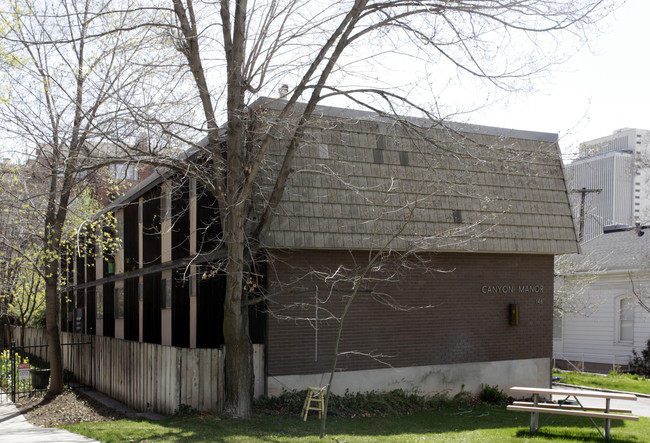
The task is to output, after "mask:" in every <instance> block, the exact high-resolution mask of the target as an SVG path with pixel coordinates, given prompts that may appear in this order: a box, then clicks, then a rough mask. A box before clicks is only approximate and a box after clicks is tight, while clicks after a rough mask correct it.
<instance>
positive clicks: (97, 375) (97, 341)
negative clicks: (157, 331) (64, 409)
mask: <svg viewBox="0 0 650 443" xmlns="http://www.w3.org/2000/svg"><path fill="white" fill-rule="evenodd" d="M15 329H17V328H15ZM13 333H14V337H20V334H19V331H17V330H14V331H13ZM23 342H24V343H23ZM28 344H32V346H38V345H45V344H47V337H46V333H45V330H42V329H29V328H28V329H25V334H24V339H23V340H21V342H20V343H19V345H20V346H23V345H25V346H27V345H28ZM34 349H35V351H34V352H33V354H34V355H36V356H38V357H39V358H41V359H43V360H45V361H47V360H48V354H47V347H46V346H43V347H37V348H34ZM61 350H62V353H63V362H64V368H65V369H66V370H69V371H71V372H73V373H74V375H75V378H76V379H77V381H79V382H81V383H83V384H86V385H92V386H93V389H95V390H96V391H99V392H102V393H104V394H106V395H108V396H109V397H111V398H114V399H116V400H118V401H121V402H123V403H124V404H126V405H127V406H129V407H131V408H133V409H135V410H138V411H147V410H151V411H154V412H159V413H163V414H172V413H174V412H175V411H177V410H178V408H179V406H180V405H182V404H185V405H188V406H191V407H192V408H194V409H197V410H200V411H211V412H217V413H218V412H221V411H222V410H223V392H224V387H223V383H224V379H223V372H224V366H223V365H224V353H223V351H222V349H196V348H193V349H189V348H177V347H171V346H163V345H158V344H151V343H141V342H133V341H127V340H121V339H115V338H111V337H103V336H91V335H84V334H73V333H69V332H62V333H61Z"/></svg>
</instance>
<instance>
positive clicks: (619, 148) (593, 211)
mask: <svg viewBox="0 0 650 443" xmlns="http://www.w3.org/2000/svg"><path fill="white" fill-rule="evenodd" d="M649 147H650V131H648V130H644V129H630V128H626V129H619V130H617V131H614V133H613V134H612V135H609V136H606V137H601V138H597V139H595V140H591V141H588V142H585V143H583V144H582V145H581V146H580V157H579V158H578V159H577V160H576V161H574V162H573V163H571V164H570V165H568V166H566V175H567V186H568V188H569V192H570V195H571V199H572V206H573V211H574V214H575V219H576V223H577V224H578V225H579V226H580V225H581V224H582V227H583V228H584V231H583V236H582V241H581V243H582V245H581V249H582V255H576V256H574V257H570V259H569V260H568V262H567V263H565V264H564V267H565V268H567V269H565V270H563V272H562V273H563V274H564V275H562V276H561V277H559V278H561V279H562V282H558V281H556V288H558V287H560V283H562V284H567V283H568V285H569V287H572V288H573V289H574V292H579V293H580V296H579V297H577V296H575V295H574V296H575V297H576V300H573V306H572V308H571V309H565V310H562V309H560V311H562V312H561V313H559V312H556V319H555V321H554V328H553V329H554V330H553V339H554V340H553V355H554V359H555V360H556V365H557V366H560V367H562V366H564V367H568V368H571V367H572V365H574V366H573V368H575V367H578V368H583V369H585V370H590V371H594V370H601V371H605V372H607V371H609V370H611V369H613V368H614V367H616V366H627V364H628V363H629V360H630V358H631V357H632V351H633V350H636V351H637V352H640V351H641V350H642V349H643V348H645V344H646V342H647V340H648V338H649V337H650V314H648V312H647V311H646V310H645V309H643V307H642V306H641V305H640V304H639V303H638V298H639V297H640V298H641V299H645V298H647V296H648V283H649V282H650V268H649V266H648V263H649V255H650V248H649V243H648V242H649V241H650V236H648V235H644V236H640V235H638V233H639V232H641V233H643V231H638V230H635V229H632V227H633V226H635V225H636V224H640V225H642V226H645V225H647V224H648V222H649V221H650V198H649V196H650V161H648V153H649ZM581 206H583V210H581ZM581 212H582V213H583V215H582V216H581ZM581 217H582V220H583V221H582V223H581ZM611 225H624V226H628V230H620V232H614V233H608V234H606V235H603V228H604V227H605V226H611ZM621 228H623V226H621ZM579 229H580V228H579ZM646 234H647V232H646ZM567 270H568V272H566V271H567ZM556 280H557V279H556ZM558 296H565V297H566V296H569V297H570V296H571V294H562V295H559V294H557V293H556V297H558ZM559 302H561V300H556V307H557V306H559ZM556 311H557V309H556ZM558 314H561V316H560V315H558ZM566 361H570V362H572V364H567V363H566Z"/></svg>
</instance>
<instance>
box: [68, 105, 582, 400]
mask: <svg viewBox="0 0 650 443" xmlns="http://www.w3.org/2000/svg"><path fill="white" fill-rule="evenodd" d="M281 105H282V102H281V101H275V102H274V101H270V100H268V99H266V100H265V99H260V101H258V102H257V103H256V104H255V105H253V106H252V107H251V109H257V108H258V107H259V109H263V110H264V112H259V113H257V114H256V116H257V118H264V119H267V120H265V121H264V122H262V123H268V122H272V121H273V115H274V112H275V110H277V109H278V107H279V106H281ZM260 116H263V117H260ZM286 126H287V127H290V126H291V121H288V124H286ZM284 148H285V144H283V138H282V137H279V138H278V139H277V141H276V142H275V143H274V144H273V146H272V148H271V152H270V153H269V154H268V155H267V157H266V159H265V164H264V167H265V171H266V173H265V174H264V175H263V176H262V178H261V179H260V182H259V184H258V193H257V194H256V196H255V197H254V198H257V199H263V198H265V195H266V193H267V192H268V190H269V189H270V186H271V184H272V182H273V180H272V179H273V177H274V173H276V172H277V168H278V166H277V165H278V164H279V161H280V160H281V159H282V153H283V151H284ZM197 152H198V151H197ZM194 155H197V154H194ZM294 163H295V165H294V168H293V170H292V175H291V178H290V181H289V184H288V186H287V188H286V190H285V195H284V199H283V201H282V203H281V204H280V207H279V208H278V210H277V213H276V215H275V218H274V221H273V223H272V225H271V228H270V230H269V232H268V235H267V236H265V238H264V251H265V253H266V260H265V265H264V270H263V271H262V272H260V274H259V275H258V276H257V277H258V278H257V279H256V280H255V283H256V284H257V285H259V286H260V287H261V291H262V292H263V293H267V294H275V295H273V296H272V297H269V298H268V300H267V301H266V303H265V304H264V305H263V306H262V305H257V306H255V307H252V308H251V323H250V328H251V338H252V340H253V341H254V342H255V343H259V344H263V345H264V349H265V353H264V356H265V357H264V365H263V368H262V369H258V372H257V374H258V379H259V378H261V379H263V381H264V383H263V384H262V386H263V389H264V391H265V392H267V393H268V394H271V395H273V394H277V393H280V392H281V390H282V389H283V388H286V389H301V388H304V387H305V386H308V385H324V384H325V383H327V374H328V373H329V371H330V369H331V366H332V359H333V355H334V343H335V337H336V334H337V330H338V327H339V320H338V319H339V317H340V315H341V313H342V312H343V309H344V306H345V303H346V302H347V301H348V300H349V298H350V296H351V295H352V294H353V293H355V292H354V289H355V282H357V283H358V285H357V286H358V290H357V292H356V298H355V300H354V302H353V303H352V304H351V307H350V310H349V313H348V316H347V318H346V320H345V322H344V324H343V334H342V340H341V345H340V349H339V352H340V357H339V360H338V364H337V370H338V372H337V376H336V381H335V386H334V387H333V389H334V392H339V393H340V392H343V391H345V390H346V389H349V390H350V391H356V390H370V389H393V388H406V389H419V390H420V391H421V392H426V393H433V392H441V391H447V392H452V393H453V392H455V391H457V390H459V389H460V388H461V386H463V385H464V386H465V389H468V390H475V389H478V387H479V386H480V384H481V383H489V384H499V385H500V386H502V387H504V388H505V387H507V386H510V385H514V384H526V385H537V386H546V385H548V384H549V383H550V371H551V356H552V317H553V257H554V255H556V254H567V253H575V252H577V249H578V246H577V242H576V235H575V230H574V226H573V220H572V217H571V210H570V207H569V202H568V197H567V190H566V186H565V182H564V175H563V170H562V164H561V161H560V155H559V149H558V145H557V136H556V135H554V134H545V133H534V132H527V131H513V130H505V129H499V128H490V127H480V126H472V125H458V124H455V125H446V127H444V128H443V127H442V126H441V125H433V124H431V122H430V121H426V120H418V119H408V121H407V120H404V121H402V122H395V121H392V120H390V119H387V118H384V117H380V116H378V115H376V114H372V113H368V112H360V111H350V110H345V109H338V108H328V107H322V108H318V109H317V113H316V114H315V115H314V118H313V119H312V122H311V125H310V127H309V129H308V131H307V137H306V139H305V142H304V143H303V144H302V146H301V148H300V150H299V152H298V154H297V156H296V158H295V161H294ZM260 201H261V200H260ZM260 206H261V205H260ZM254 207H257V206H254ZM111 210H113V211H115V214H116V216H117V219H118V225H119V226H120V232H118V236H119V237H120V238H121V239H122V248H121V249H120V250H118V251H117V252H116V253H115V254H114V255H112V256H110V257H107V256H106V254H104V253H102V251H98V250H97V249H96V248H95V247H94V246H92V245H89V246H88V247H87V248H86V251H85V254H84V255H83V256H82V257H78V258H77V260H76V262H77V263H76V265H77V266H76V271H77V272H74V269H75V266H72V265H71V266H70V268H69V270H70V271H71V272H72V273H71V280H70V281H71V282H72V283H73V284H71V285H70V286H69V287H67V288H64V291H63V294H62V296H63V295H67V297H62V327H63V329H68V330H71V329H74V328H75V325H74V320H75V318H77V319H79V321H77V326H78V328H77V329H78V330H80V331H85V332H89V333H95V334H99V335H108V336H113V337H116V338H123V339H127V340H135V341H142V342H150V343H161V344H163V345H171V346H181V347H218V346H220V345H222V344H223V336H222V332H221V321H220V319H221V318H222V316H223V314H222V312H223V306H222V305H223V291H224V282H225V279H224V277H223V276H222V275H220V274H219V273H218V272H214V268H213V267H211V265H210V264H211V263H213V262H214V260H215V259H216V258H218V257H219V254H220V253H221V252H220V250H219V247H218V246H219V241H218V238H219V233H220V232H219V225H218V223H215V222H214V220H215V219H216V218H217V217H216V216H217V214H216V206H215V205H214V198H213V197H212V196H211V195H210V194H209V193H208V192H206V191H205V189H204V188H203V187H202V186H201V184H200V183H197V181H196V180H194V179H183V178H181V177H178V176H175V175H173V174H172V173H171V172H169V171H168V172H156V173H154V174H153V175H152V176H151V177H149V178H148V179H147V180H145V181H144V182H142V183H140V184H139V185H138V186H136V187H134V188H133V189H131V190H130V191H129V193H128V194H127V195H126V196H124V197H123V198H121V199H119V200H117V201H116V202H115V203H114V205H113V206H112V207H111ZM258 216H259V214H251V216H250V217H251V219H252V220H254V219H255V218H256V217H258ZM376 254H379V255H377V256H376ZM372 260H376V261H373V262H372V263H370V262H371V261H372ZM246 283H248V282H246ZM76 312H78V313H79V315H77V316H76V317H74V315H73V313H76ZM82 317H83V319H82Z"/></svg>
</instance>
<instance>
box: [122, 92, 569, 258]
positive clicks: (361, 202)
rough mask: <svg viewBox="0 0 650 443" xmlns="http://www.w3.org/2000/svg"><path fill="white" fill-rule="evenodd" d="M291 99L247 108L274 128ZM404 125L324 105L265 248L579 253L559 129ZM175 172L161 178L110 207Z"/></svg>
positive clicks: (262, 186)
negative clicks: (384, 248) (259, 111)
mask: <svg viewBox="0 0 650 443" xmlns="http://www.w3.org/2000/svg"><path fill="white" fill-rule="evenodd" d="M285 103H286V102H285V101H284V100H274V99H268V98H262V99H259V100H257V101H256V102H255V103H254V104H252V105H251V106H250V107H251V109H259V108H263V109H264V110H265V112H263V113H261V114H262V115H264V118H267V119H268V120H269V123H270V122H273V118H274V115H277V114H276V112H277V111H278V110H279V109H282V107H283V106H284V104H285ZM301 106H302V105H296V107H297V108H296V112H297V111H298V110H299V109H300V107H301ZM258 115H259V114H258ZM294 117H295V115H294ZM291 118H292V117H289V119H287V121H286V122H283V124H282V126H283V127H285V134H284V135H281V136H280V137H279V138H278V139H277V140H276V141H275V142H274V143H273V145H272V147H271V150H270V152H269V155H268V156H267V158H266V160H265V165H264V166H265V172H266V173H265V174H264V175H263V176H262V179H260V183H259V191H260V192H258V194H257V195H256V196H255V197H254V199H255V200H254V202H255V201H256V202H259V203H260V205H259V206H258V207H261V206H262V203H263V201H264V199H265V198H266V196H267V195H268V191H269V189H270V188H271V186H272V185H273V181H274V177H275V175H276V173H277V170H278V169H279V167H280V164H281V162H282V159H283V154H284V152H285V150H286V146H287V140H288V136H289V134H290V133H291V127H292V125H291ZM403 122H405V123H406V124H400V123H399V122H396V121H395V120H394V119H391V118H387V117H383V116H380V115H378V114H375V113H371V112H364V111H356V110H350V109H344V108H334V107H324V106H319V107H317V109H316V111H315V113H314V114H313V118H312V119H311V120H310V124H309V128H308V130H307V136H306V138H305V141H304V142H303V143H302V145H301V146H300V148H299V152H298V153H297V155H296V158H295V166H294V167H293V169H292V174H291V177H290V180H289V183H288V186H287V188H286V191H285V194H284V198H283V201H282V203H281V204H280V206H279V208H278V210H277V213H276V217H275V218H274V220H273V222H272V224H271V227H270V229H269V232H268V235H266V236H265V238H263V239H261V241H262V242H263V243H264V244H265V245H266V246H268V247H271V248H322V249H349V248H352V249H364V250H367V249H377V248H382V247H385V246H386V245H387V244H389V247H390V248H391V249H399V250H405V249H423V250H435V251H446V250H470V251H477V252H515V253H540V254H566V253H576V252H578V243H577V239H576V233H575V229H574V223H573V219H572V213H571V210H570V206H569V199H568V196H567V189H566V185H565V181H564V171H563V167H562V162H561V159H560V152H559V147H558V144H557V134H549V133H540V132H531V131H519V130H511V129H503V128H494V127H487V126H475V125H467V124H457V123H450V124H445V125H444V126H443V125H440V124H432V123H431V121H429V120H425V119H418V118H404V119H403ZM201 143H203V142H201ZM194 152H195V150H192V149H190V150H188V154H186V155H185V157H188V156H192V155H193V154H194ZM167 175H168V171H167V172H166V171H163V170H161V171H157V172H156V173H155V174H153V175H152V176H151V177H150V178H149V179H148V180H146V181H144V182H143V183H141V184H140V185H139V186H137V187H136V188H135V189H133V190H132V191H131V192H129V194H127V195H126V196H124V197H123V198H121V199H120V200H118V201H116V202H115V203H114V205H112V209H115V208H119V207H120V206H122V205H124V204H128V202H129V201H133V199H135V198H136V197H137V196H139V195H141V194H142V193H144V192H145V191H146V190H148V189H150V188H151V187H153V186H156V185H157V184H158V183H159V182H161V181H162V180H164V179H165V177H166V176H167Z"/></svg>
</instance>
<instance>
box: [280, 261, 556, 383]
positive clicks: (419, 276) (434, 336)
mask: <svg viewBox="0 0 650 443" xmlns="http://www.w3.org/2000/svg"><path fill="white" fill-rule="evenodd" d="M368 257H369V255H368V253H362V252H355V253H351V252H347V251H296V252H293V253H286V254H282V255H280V256H278V257H277V260H275V264H274V266H273V270H272V271H271V272H270V276H271V278H270V285H271V290H279V289H280V288H281V287H283V285H282V282H285V283H286V282H292V285H293V287H294V288H298V290H297V292H294V293H292V294H287V295H282V296H278V297H276V298H274V299H273V301H271V302H270V303H269V310H270V315H269V320H268V325H267V328H268V330H267V355H268V375H270V376H275V375H288V374H309V373H319V372H324V371H328V370H329V369H330V368H331V364H332V357H333V352H334V343H335V336H336V329H337V327H338V321H337V320H336V319H334V318H331V317H332V316H339V315H340V314H341V312H342V311H343V307H344V304H345V301H346V300H347V298H348V297H349V295H350V287H351V284H350V283H349V282H344V281H342V279H341V277H342V276H343V275H345V274H347V275H352V274H354V270H355V269H358V268H360V267H362V266H363V265H365V264H366V263H367V261H368ZM341 265H343V266H344V267H345V269H343V268H340V266H341ZM379 265H381V267H380V269H379V270H378V271H377V272H373V273H372V274H370V276H371V277H373V279H370V280H368V281H366V282H365V283H364V285H363V286H364V290H363V291H362V292H360V293H359V294H358V296H357V298H356V299H355V301H354V303H353V304H352V307H351V309H350V311H349V313H348V316H347V318H346V320H345V323H344V333H343V340H342V342H341V348H340V351H341V352H352V354H348V355H344V356H341V357H340V358H339V362H338V367H339V368H340V369H341V370H360V369H371V368H385V367H387V365H390V366H393V367H408V366H423V365H436V364H452V363H466V362H483V361H495V360H515V359H528V358H540V357H549V358H550V357H551V355H552V311H553V257H552V256H550V255H514V254H512V255H508V254H472V253H441V254H431V255H428V256H421V257H419V258H418V260H413V259H411V260H409V261H408V262H403V261H401V260H397V259H395V260H392V258H388V259H387V260H384V261H383V262H381V263H379ZM335 269H339V272H338V273H337V276H338V277H337V278H338V279H339V280H338V281H337V283H336V284H332V281H333V280H334V279H329V280H328V282H324V281H323V279H322V276H323V275H325V274H320V272H325V273H332V271H333V270H335ZM375 278H376V280H375ZM504 286H505V288H504ZM529 286H530V287H532V288H528V292H520V290H523V291H526V289H527V288H526V287H529ZM539 286H541V287H542V288H540V287H539ZM499 287H500V288H499ZM520 287H521V288H520ZM535 287H537V288H535ZM316 288H318V290H316ZM332 288H334V290H333V291H331V290H332ZM535 290H537V291H539V292H534V291H535ZM317 295H318V300H319V302H318V310H317V309H316V297H317ZM510 303H517V304H518V305H519V324H518V325H517V326H511V325H509V322H508V305H509V304H510ZM389 305H392V306H389ZM316 316H318V319H319V320H318V321H316ZM355 352H361V353H371V354H374V355H379V354H381V357H378V359H373V358H370V357H366V356H359V355H355V354H354V353H355Z"/></svg>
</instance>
